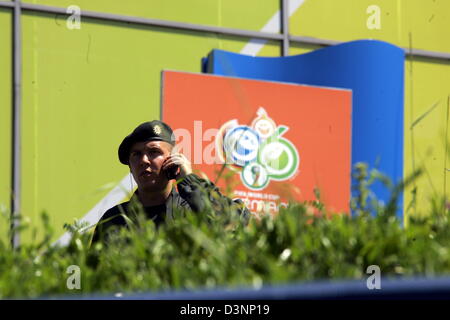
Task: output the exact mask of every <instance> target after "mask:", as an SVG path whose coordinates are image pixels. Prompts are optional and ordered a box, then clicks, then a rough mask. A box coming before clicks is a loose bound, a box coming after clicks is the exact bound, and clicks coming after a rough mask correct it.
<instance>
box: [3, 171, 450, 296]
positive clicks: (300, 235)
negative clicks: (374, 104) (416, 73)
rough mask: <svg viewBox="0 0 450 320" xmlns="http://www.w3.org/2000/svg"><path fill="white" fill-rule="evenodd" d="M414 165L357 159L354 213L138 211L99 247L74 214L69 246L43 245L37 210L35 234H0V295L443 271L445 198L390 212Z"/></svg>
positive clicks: (447, 267) (304, 207) (447, 242)
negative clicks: (13, 242) (246, 217)
mask: <svg viewBox="0 0 450 320" xmlns="http://www.w3.org/2000/svg"><path fill="white" fill-rule="evenodd" d="M419 174H420V172H417V173H416V174H415V175H413V176H412V177H410V178H409V179H407V180H406V181H405V182H404V183H403V184H401V185H399V186H393V185H392V184H391V183H390V182H389V181H388V180H387V179H386V178H385V177H384V176H383V175H381V174H380V173H379V172H377V171H373V170H372V171H370V172H369V171H368V170H367V167H366V166H365V165H364V164H358V165H357V166H356V167H355V170H354V174H353V177H354V179H355V181H356V183H355V184H354V186H355V189H354V190H353V191H354V195H355V197H354V198H353V199H352V202H351V206H352V210H353V217H350V216H349V215H347V214H334V213H330V212H327V211H326V207H325V206H324V205H323V204H321V203H320V201H319V200H320V199H318V200H317V201H310V202H305V203H291V204H290V206H289V207H288V208H281V211H280V212H279V214H278V215H276V216H272V215H270V214H267V215H263V216H260V217H259V218H258V219H255V218H252V219H250V222H249V224H248V225H245V224H244V223H242V220H241V218H240V217H239V216H233V215H232V214H231V213H228V212H222V213H221V214H217V215H216V214H213V213H204V214H193V213H191V214H188V215H186V216H184V217H183V218H180V217H179V218H176V219H174V220H171V221H167V223H166V224H165V225H163V226H161V227H159V228H158V229H157V228H156V227H155V225H154V224H153V222H152V221H148V220H145V219H144V218H142V216H138V220H137V223H135V224H133V225H130V228H129V229H126V228H122V229H121V230H120V232H119V233H114V234H113V235H112V236H111V238H110V242H109V244H108V245H107V246H105V245H104V244H101V243H98V244H95V245H93V246H90V237H91V233H89V232H84V230H85V229H86V225H83V224H80V223H79V222H75V223H74V224H71V225H66V226H65V227H66V229H67V230H68V231H70V232H71V234H72V238H71V241H70V244H69V245H68V246H66V247H59V246H54V245H52V244H51V243H50V242H49V239H51V235H52V233H53V230H51V229H50V224H49V223H48V219H49V218H48V215H47V214H43V215H42V222H43V224H44V227H45V228H46V230H47V235H48V236H47V237H45V238H44V240H42V241H41V242H38V243H33V244H27V245H23V246H21V247H19V248H16V249H12V248H11V246H10V244H9V243H5V242H0V298H11V297H19V298H25V297H51V296H55V295H57V296H61V295H63V296H68V295H69V296H70V295H77V294H88V293H90V294H92V293H101V294H103V293H108V294H117V293H121V294H124V295H125V294H126V293H138V292H150V291H161V290H168V289H170V290H176V289H199V288H212V287H218V286H220V287H229V288H230V287H236V286H251V287H254V288H259V287H261V286H262V285H267V284H283V283H289V282H299V281H311V280H319V279H329V280H335V279H366V277H367V275H366V273H365V271H366V269H367V267H368V266H369V265H378V266H379V267H380V268H381V272H382V276H383V277H389V276H393V277H395V276H412V275H423V276H435V275H442V274H446V273H448V272H449V271H450V250H449V248H450V232H449V227H450V224H449V214H450V212H449V211H450V210H449V208H448V206H446V205H445V204H444V205H442V203H443V201H444V200H443V199H436V200H435V201H436V205H434V206H433V208H434V209H433V212H432V213H431V214H430V215H428V216H427V217H423V218H422V217H420V218H411V220H410V221H409V224H408V228H406V229H405V228H403V226H402V222H401V221H399V220H398V218H397V215H396V212H397V211H398V207H397V201H398V197H399V194H401V190H402V189H403V188H404V186H405V184H407V183H409V181H412V180H414V179H415V178H416V177H417V175H419ZM375 181H381V182H382V183H385V185H386V187H388V188H390V189H391V193H392V198H391V201H389V202H388V203H387V204H383V203H381V202H380V201H377V199H376V198H375V197H374V195H372V194H371V193H370V191H369V186H370V185H371V184H372V183H374V182H375ZM317 196H318V197H319V196H320V194H319V192H317ZM26 227H27V226H26V223H22V224H21V226H20V227H19V228H26ZM70 265H78V266H79V267H80V270H81V289H80V290H69V289H68V288H67V285H66V281H67V279H68V277H69V276H70V274H68V273H67V268H68V267H69V266H70Z"/></svg>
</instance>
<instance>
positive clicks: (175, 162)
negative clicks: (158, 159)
mask: <svg viewBox="0 0 450 320" xmlns="http://www.w3.org/2000/svg"><path fill="white" fill-rule="evenodd" d="M171 167H179V168H180V169H179V170H178V172H177V174H176V176H175V179H181V178H184V177H186V176H187V175H188V174H191V173H192V166H191V163H190V162H189V160H188V159H187V158H186V157H185V156H184V155H183V154H181V153H174V154H171V155H170V156H168V157H167V158H166V160H164V163H163V165H162V170H170V168H171Z"/></svg>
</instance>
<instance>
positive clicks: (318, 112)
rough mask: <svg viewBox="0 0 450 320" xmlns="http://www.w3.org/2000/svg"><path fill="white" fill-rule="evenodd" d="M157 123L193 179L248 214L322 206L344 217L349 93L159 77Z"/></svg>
mask: <svg viewBox="0 0 450 320" xmlns="http://www.w3.org/2000/svg"><path fill="white" fill-rule="evenodd" d="M162 80H163V81H162V82H163V84H162V86H163V87H162V88H163V89H162V112H161V117H162V120H163V121H165V122H167V123H168V124H169V125H170V126H171V127H172V128H173V129H174V132H175V136H176V138H177V148H178V150H179V151H180V152H182V153H183V154H185V155H186V156H187V158H188V159H189V160H190V161H191V162H192V164H193V168H194V170H195V171H197V172H199V173H201V174H205V175H206V176H207V177H208V178H209V179H210V180H211V181H213V182H216V184H217V185H218V187H219V188H220V189H221V191H222V192H223V193H229V195H230V196H231V197H238V198H241V199H243V200H244V201H245V203H246V205H247V207H248V208H249V209H250V210H251V211H252V212H262V211H266V212H271V213H277V212H278V210H279V208H280V206H286V205H287V204H288V202H289V201H292V200H296V201H308V200H315V199H316V195H317V191H319V193H320V199H321V201H322V202H323V203H324V204H325V205H326V207H327V208H328V210H330V211H333V212H347V213H348V212H349V202H350V179H351V176H350V175H351V102H352V92H351V91H350V90H344V89H335V88H324V87H314V86H306V85H298V84H290V83H280V82H270V81H259V80H249V79H242V78H233V77H225V76H215V75H207V74H192V73H184V72H174V71H165V72H163V79H162Z"/></svg>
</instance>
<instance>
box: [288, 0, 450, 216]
mask: <svg viewBox="0 0 450 320" xmlns="http://www.w3.org/2000/svg"><path fill="white" fill-rule="evenodd" d="M372 5H376V6H378V8H379V9H380V28H379V29H372V30H371V29H369V28H368V25H367V21H368V18H369V17H370V16H371V14H372V13H371V14H368V13H367V8H368V7H369V6H372ZM449 30H450V1H447V0H341V1H334V0H315V1H308V0H307V1H305V2H304V3H303V5H302V6H301V7H300V8H299V10H297V12H296V13H295V14H294V15H293V16H292V17H291V19H290V31H291V33H292V34H294V35H301V36H309V37H316V38H323V39H331V40H338V41H351V40H356V39H379V40H383V41H388V42H391V43H393V44H395V45H398V46H401V47H405V48H409V47H412V48H416V49H423V50H430V51H438V52H446V53H450V40H449ZM313 49H314V48H311V50H313ZM307 51H308V48H307V46H300V45H295V46H294V47H293V48H291V51H290V54H301V53H305V52H307ZM449 83H450V68H449V64H448V63H443V62H442V61H438V60H430V59H417V58H413V59H412V60H408V62H407V64H406V66H405V132H404V136H405V147H404V155H405V166H404V168H405V172H404V174H405V176H408V175H410V174H411V173H412V171H413V168H418V167H419V166H421V167H424V168H425V169H426V173H425V174H424V175H423V176H422V177H421V178H420V179H418V180H417V181H416V183H415V184H414V185H413V186H411V188H409V189H408V190H407V191H406V192H405V199H404V203H405V205H406V207H407V206H408V204H410V203H411V202H412V201H413V200H414V199H415V208H413V209H410V210H408V212H407V214H414V213H421V214H426V213H427V212H430V206H431V201H430V198H431V197H433V196H435V195H436V194H440V195H443V194H446V195H447V198H449V191H448V188H444V185H445V183H444V182H445V178H446V175H447V176H448V172H449V171H448V170H446V169H445V168H444V164H445V148H444V145H445V141H447V142H449V141H450V140H449V137H446V138H445V133H443V132H445V128H446V127H447V126H448V122H447V118H446V108H447V105H446V99H447V98H446V97H447V96H448V95H449V94H450V86H449ZM437 101H440V104H439V105H438V106H437V107H436V108H434V109H433V111H432V112H430V113H429V114H428V116H427V117H426V118H424V119H423V120H422V121H421V122H420V123H419V124H418V125H417V126H415V127H414V129H412V130H411V129H410V126H411V124H412V123H413V122H414V121H415V120H416V119H417V118H418V117H420V116H421V115H422V114H424V113H425V112H427V111H428V110H429V109H430V108H431V107H432V106H433V105H434V103H435V102H437ZM447 179H448V177H447ZM415 187H416V191H417V197H416V198H414V199H413V196H412V193H411V191H412V190H413V189H414V188H415ZM444 189H445V190H444Z"/></svg>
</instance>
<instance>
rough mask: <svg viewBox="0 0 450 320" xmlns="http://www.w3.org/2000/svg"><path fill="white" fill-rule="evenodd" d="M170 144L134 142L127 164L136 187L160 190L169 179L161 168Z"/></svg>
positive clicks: (165, 185)
mask: <svg viewBox="0 0 450 320" xmlns="http://www.w3.org/2000/svg"><path fill="white" fill-rule="evenodd" d="M171 149H172V146H171V145H170V144H169V143H167V142H164V141H149V142H136V143H135V144H133V146H132V147H131V150H130V158H129V165H130V170H131V173H132V174H133V177H134V180H135V181H136V183H137V184H138V188H139V189H140V190H143V191H162V190H164V189H165V188H166V187H167V184H168V183H169V180H168V179H167V177H166V174H165V173H164V171H163V170H161V167H162V164H163V162H164V160H166V158H167V157H168V156H169V155H170V150H171Z"/></svg>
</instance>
